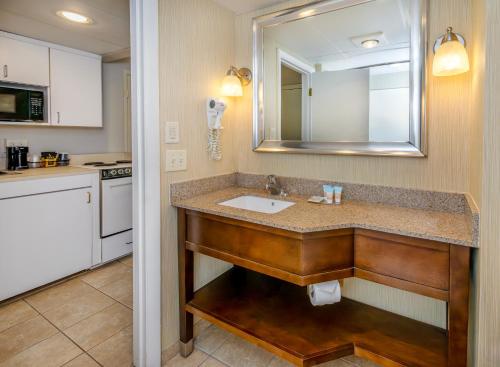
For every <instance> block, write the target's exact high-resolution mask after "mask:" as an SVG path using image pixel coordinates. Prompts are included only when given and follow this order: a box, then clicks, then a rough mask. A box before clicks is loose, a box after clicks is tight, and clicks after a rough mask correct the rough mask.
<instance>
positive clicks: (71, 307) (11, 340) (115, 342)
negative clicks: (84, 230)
mask: <svg viewBox="0 0 500 367" xmlns="http://www.w3.org/2000/svg"><path fill="white" fill-rule="evenodd" d="M131 365H132V257H131V256H129V257H126V258H123V259H120V260H119V261H115V262H113V263H111V264H108V265H105V266H103V267H101V268H98V269H96V270H93V271H91V272H88V273H85V274H83V275H81V276H79V277H76V278H73V279H71V280H68V281H66V282H64V283H61V284H59V285H56V286H53V287H50V288H48V289H45V290H43V291H41V292H38V293H36V294H33V295H29V296H26V297H25V298H22V299H20V300H17V301H15V302H13V303H9V304H6V305H3V306H2V305H0V367H13V366H16V367H33V366H36V367H59V366H65V367H96V366H104V367H108V366H109V367H114V366H116V367H129V366H131Z"/></svg>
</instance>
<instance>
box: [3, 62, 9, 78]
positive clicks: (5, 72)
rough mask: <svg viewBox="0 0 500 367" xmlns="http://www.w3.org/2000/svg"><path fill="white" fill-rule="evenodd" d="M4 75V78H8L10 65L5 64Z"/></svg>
mask: <svg viewBox="0 0 500 367" xmlns="http://www.w3.org/2000/svg"><path fill="white" fill-rule="evenodd" d="M3 76H4V78H7V77H8V76H9V65H4V66H3Z"/></svg>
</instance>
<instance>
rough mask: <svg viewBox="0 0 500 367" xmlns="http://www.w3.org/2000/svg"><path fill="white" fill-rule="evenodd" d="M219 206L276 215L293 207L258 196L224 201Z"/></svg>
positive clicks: (286, 203) (290, 204)
mask: <svg viewBox="0 0 500 367" xmlns="http://www.w3.org/2000/svg"><path fill="white" fill-rule="evenodd" d="M219 205H224V206H230V207H232V208H238V209H245V210H251V211H254V212H259V213H266V214H276V213H279V212H280V211H282V210H285V209H286V208H289V207H291V206H292V205H295V203H293V202H291V201H283V200H274V199H268V198H262V197H259V196H250V195H246V196H239V197H237V198H234V199H231V200H227V201H224V202H222V203H219Z"/></svg>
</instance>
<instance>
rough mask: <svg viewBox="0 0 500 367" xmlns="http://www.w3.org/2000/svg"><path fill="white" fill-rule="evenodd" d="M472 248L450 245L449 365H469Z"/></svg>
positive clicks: (451, 366)
mask: <svg viewBox="0 0 500 367" xmlns="http://www.w3.org/2000/svg"><path fill="white" fill-rule="evenodd" d="M470 251H471V250H470V248H468V247H463V246H450V293H449V294H450V300H449V303H448V366H449V367H466V366H467V337H468V333H467V332H468V323H469V281H470V280H469V275H470Z"/></svg>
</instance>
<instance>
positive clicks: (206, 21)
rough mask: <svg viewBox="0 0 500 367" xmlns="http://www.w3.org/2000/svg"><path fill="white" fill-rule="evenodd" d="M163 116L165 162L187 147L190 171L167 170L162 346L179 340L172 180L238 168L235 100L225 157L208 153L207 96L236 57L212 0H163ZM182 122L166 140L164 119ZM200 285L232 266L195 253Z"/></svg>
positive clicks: (226, 16) (222, 13)
mask: <svg viewBox="0 0 500 367" xmlns="http://www.w3.org/2000/svg"><path fill="white" fill-rule="evenodd" d="M159 22H160V106H161V107H160V121H161V124H162V128H161V130H162V135H161V137H162V138H161V139H162V167H164V157H165V151H166V150H167V149H186V150H187V153H188V170H187V171H184V172H176V173H165V172H163V173H162V330H163V338H162V346H163V349H166V348H167V347H168V346H170V345H172V344H173V343H175V342H176V341H177V340H178V290H177V215H176V210H175V209H174V208H172V207H171V206H170V205H169V202H168V196H169V195H168V186H169V184H170V182H174V181H183V180H187V179H192V178H199V177H206V176H211V175H216V174H222V173H230V172H234V171H235V170H236V161H235V159H234V158H235V154H234V153H233V152H234V144H233V138H232V136H231V135H232V134H233V133H234V128H233V126H234V124H235V123H236V121H235V119H234V111H235V107H234V104H233V103H232V101H230V100H229V101H228V103H229V106H228V109H227V110H226V113H225V115H224V119H223V125H224V127H225V130H224V132H223V139H222V146H223V159H222V160H221V161H218V162H215V161H210V160H209V159H208V154H207V133H208V128H207V117H206V107H205V103H206V99H207V98H208V97H209V96H219V95H220V90H219V89H220V82H221V81H222V78H223V77H224V75H225V73H226V71H227V69H228V68H229V66H230V65H231V64H232V63H233V60H234V47H233V45H234V37H233V32H234V31H233V30H234V15H233V13H231V12H230V11H228V10H226V9H224V8H222V7H220V6H218V5H216V4H215V3H214V2H212V1H211V0H160V2H159ZM167 121H179V123H180V127H181V131H180V138H181V142H180V144H175V145H170V144H169V145H166V144H163V141H164V139H163V130H164V126H163V124H164V123H165V122H167ZM196 269H197V270H199V271H197V273H196V284H197V285H200V284H202V280H204V281H205V282H206V281H208V280H211V279H212V278H213V277H215V276H217V275H218V274H220V273H221V272H223V271H224V270H225V269H227V265H226V264H223V263H221V262H217V261H214V260H211V259H208V258H201V257H196Z"/></svg>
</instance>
